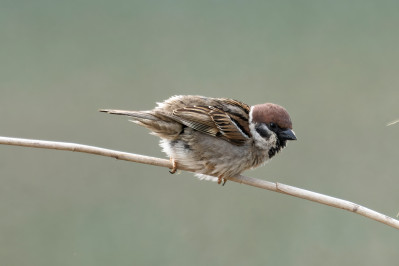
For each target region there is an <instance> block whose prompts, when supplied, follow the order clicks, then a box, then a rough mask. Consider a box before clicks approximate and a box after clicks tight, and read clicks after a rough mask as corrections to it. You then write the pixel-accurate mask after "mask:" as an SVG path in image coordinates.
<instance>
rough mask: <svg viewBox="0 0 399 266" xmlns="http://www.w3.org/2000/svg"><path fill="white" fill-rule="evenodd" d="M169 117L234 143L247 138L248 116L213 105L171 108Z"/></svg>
mask: <svg viewBox="0 0 399 266" xmlns="http://www.w3.org/2000/svg"><path fill="white" fill-rule="evenodd" d="M171 118H173V119H175V120H177V121H178V122H180V123H182V124H183V125H186V126H188V127H190V128H193V129H195V130H198V131H200V132H203V133H205V134H209V135H211V136H215V137H222V138H223V139H225V140H227V141H229V142H231V143H233V144H235V145H242V144H244V142H245V141H247V140H248V138H249V126H248V118H245V117H244V118H243V117H242V114H234V113H230V112H229V113H228V112H225V111H223V110H221V109H219V108H218V107H215V106H188V107H184V108H180V109H176V110H173V113H172V116H171Z"/></svg>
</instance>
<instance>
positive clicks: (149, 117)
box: [100, 96, 251, 145]
mask: <svg viewBox="0 0 399 266" xmlns="http://www.w3.org/2000/svg"><path fill="white" fill-rule="evenodd" d="M227 110H229V112H227ZM100 111H101V112H107V113H110V114H118V115H127V116H129V117H131V118H132V121H133V122H135V123H138V124H140V125H142V126H144V127H147V128H148V129H150V130H151V131H152V132H153V133H154V134H155V135H158V136H159V137H161V138H166V139H173V138H176V137H177V136H178V134H180V133H181V132H182V130H183V128H184V127H190V128H192V129H194V130H196V131H199V132H202V133H204V134H208V135H211V136H215V137H219V138H222V139H224V140H226V141H228V142H230V143H232V144H234V145H242V144H244V143H245V142H246V141H247V140H248V139H249V138H250V137H251V133H250V129H249V124H248V120H249V112H250V107H249V106H248V105H246V104H244V103H242V102H239V101H236V100H231V99H224V98H206V97H202V96H175V97H172V98H170V99H168V100H166V101H165V102H163V103H159V104H158V106H157V107H156V108H155V109H154V110H151V111H125V110H111V109H102V110H100Z"/></svg>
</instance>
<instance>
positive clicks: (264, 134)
mask: <svg viewBox="0 0 399 266" xmlns="http://www.w3.org/2000/svg"><path fill="white" fill-rule="evenodd" d="M255 130H256V132H258V133H259V135H261V136H262V137H263V138H268V137H270V133H269V132H268V130H267V126H266V125H265V124H262V123H259V124H256V125H255Z"/></svg>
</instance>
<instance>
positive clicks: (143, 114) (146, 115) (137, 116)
mask: <svg viewBox="0 0 399 266" xmlns="http://www.w3.org/2000/svg"><path fill="white" fill-rule="evenodd" d="M99 111H100V112H104V113H108V114H113V115H127V116H130V117H131V118H132V119H133V120H137V121H140V120H142V119H146V120H157V118H156V117H155V116H154V115H152V114H151V113H150V111H127V110H113V109H100V110H99Z"/></svg>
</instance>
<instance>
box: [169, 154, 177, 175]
mask: <svg viewBox="0 0 399 266" xmlns="http://www.w3.org/2000/svg"><path fill="white" fill-rule="evenodd" d="M170 162H171V163H172V166H173V167H172V169H171V170H169V173H171V174H174V173H176V171H177V163H176V161H175V159H173V158H172V157H170Z"/></svg>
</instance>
